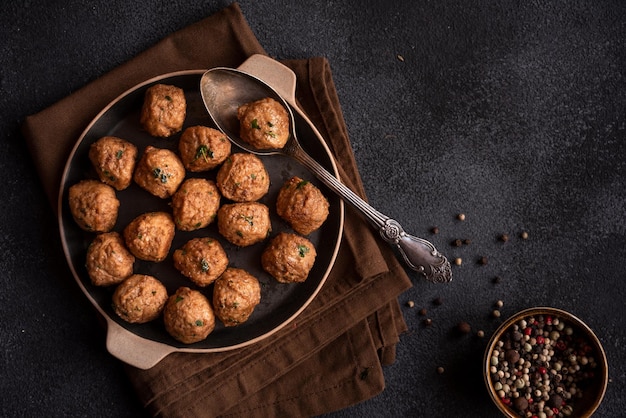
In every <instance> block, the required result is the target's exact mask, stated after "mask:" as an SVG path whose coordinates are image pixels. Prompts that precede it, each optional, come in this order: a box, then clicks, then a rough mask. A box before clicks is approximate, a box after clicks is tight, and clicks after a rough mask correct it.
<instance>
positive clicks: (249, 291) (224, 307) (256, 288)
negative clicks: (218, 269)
mask: <svg viewBox="0 0 626 418" xmlns="http://www.w3.org/2000/svg"><path fill="white" fill-rule="evenodd" d="M260 301H261V286H260V284H259V281H258V280H257V278H256V277H254V276H253V275H251V274H250V273H248V272H247V271H245V270H242V269H237V268H228V269H226V271H225V272H224V274H222V276H221V277H220V278H219V279H217V281H216V282H215V287H214V288H213V307H214V309H215V315H216V316H217V317H218V318H219V319H220V321H222V322H223V323H224V325H225V326H227V327H233V326H235V325H239V324H241V323H243V322H246V321H247V320H248V318H249V317H250V315H252V312H253V311H254V308H255V307H256V306H257V305H258V304H259V302H260Z"/></svg>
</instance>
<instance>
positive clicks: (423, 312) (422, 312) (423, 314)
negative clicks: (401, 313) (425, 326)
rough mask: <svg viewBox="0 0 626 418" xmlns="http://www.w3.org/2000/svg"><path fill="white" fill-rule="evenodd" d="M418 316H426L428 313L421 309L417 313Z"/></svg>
mask: <svg viewBox="0 0 626 418" xmlns="http://www.w3.org/2000/svg"><path fill="white" fill-rule="evenodd" d="M417 313H418V315H420V316H426V314H427V313H428V311H426V308H422V309H420V310H419V312H417Z"/></svg>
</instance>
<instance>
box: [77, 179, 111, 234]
mask: <svg viewBox="0 0 626 418" xmlns="http://www.w3.org/2000/svg"><path fill="white" fill-rule="evenodd" d="M68 202H69V205H70V212H71V213H72V217H73V218H74V220H75V221H76V223H77V224H78V226H80V227H81V228H82V229H84V230H85V231H91V232H109V231H110V230H111V229H113V227H114V226H115V222H117V214H118V211H119V208H120V201H119V200H118V199H117V196H116V194H115V189H113V187H111V186H109V185H107V184H104V183H102V182H100V181H98V180H82V181H80V182H79V183H76V184H75V185H73V186H71V187H70V189H69V195H68Z"/></svg>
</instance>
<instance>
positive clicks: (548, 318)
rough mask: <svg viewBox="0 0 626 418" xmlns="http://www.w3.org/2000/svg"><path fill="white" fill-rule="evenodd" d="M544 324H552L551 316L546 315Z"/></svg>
mask: <svg viewBox="0 0 626 418" xmlns="http://www.w3.org/2000/svg"><path fill="white" fill-rule="evenodd" d="M546 324H548V325H552V317H551V316H549V315H548V316H546Z"/></svg>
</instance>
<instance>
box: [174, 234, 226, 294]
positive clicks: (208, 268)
mask: <svg viewBox="0 0 626 418" xmlns="http://www.w3.org/2000/svg"><path fill="white" fill-rule="evenodd" d="M173 258H174V267H176V269H178V270H179V271H180V272H181V273H182V274H183V275H184V276H186V277H188V278H189V279H191V281H192V282H194V283H195V284H197V285H198V286H201V287H204V286H208V285H210V284H211V283H213V282H214V281H215V280H217V278H218V277H219V276H220V275H221V274H222V273H223V272H224V270H226V267H228V256H227V255H226V251H224V249H223V248H222V246H221V244H220V243H219V242H218V241H216V240H214V239H212V238H193V239H191V240H189V241H187V243H186V244H185V245H183V246H182V247H181V248H179V249H177V250H175V251H174V255H173Z"/></svg>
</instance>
